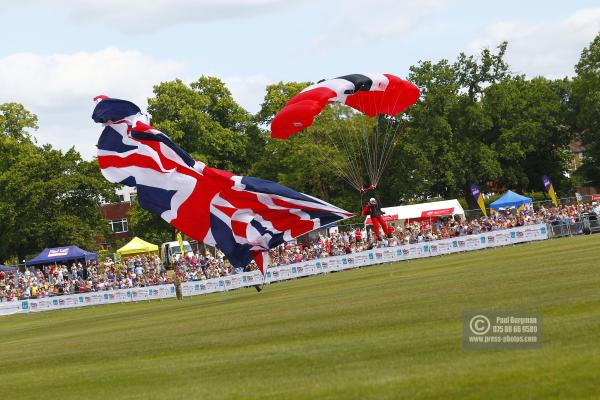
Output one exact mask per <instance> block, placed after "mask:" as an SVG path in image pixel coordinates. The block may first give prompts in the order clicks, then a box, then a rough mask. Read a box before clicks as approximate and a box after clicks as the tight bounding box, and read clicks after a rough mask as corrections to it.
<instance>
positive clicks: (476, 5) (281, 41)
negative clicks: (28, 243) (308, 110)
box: [0, 0, 600, 158]
mask: <svg viewBox="0 0 600 400" xmlns="http://www.w3.org/2000/svg"><path fill="white" fill-rule="evenodd" d="M146 3H148V4H146ZM484 4H487V5H484ZM0 16H1V20H2V24H0V37H2V38H3V40H2V47H1V48H0V103H3V102H19V103H22V104H23V105H24V106H25V107H26V108H27V109H29V110H30V111H32V112H34V113H35V114H37V115H38V117H39V126H40V129H39V130H38V131H36V132H35V133H34V134H35V136H36V137H37V138H38V142H39V143H51V144H52V145H53V146H55V147H59V148H62V149H68V148H69V147H70V146H73V145H74V146H75V147H76V148H77V150H79V151H80V152H81V153H82V154H83V156H84V157H86V158H91V157H92V156H93V155H94V154H95V151H96V149H95V143H96V141H97V138H98V136H99V134H100V127H98V126H94V123H93V122H92V120H91V118H90V115H91V111H92V108H93V104H92V101H91V98H92V97H94V96H95V95H97V94H106V95H109V96H111V97H118V98H124V99H129V100H132V101H134V102H136V103H138V105H139V106H140V107H142V108H143V109H145V107H146V99H147V98H148V97H150V96H151V95H152V86H153V85H154V84H157V83H159V82H161V81H167V80H173V79H175V78H181V79H183V80H184V81H185V82H187V83H189V82H191V81H193V80H196V79H197V78H198V77H199V76H200V75H203V74H204V75H213V76H217V77H219V78H221V79H223V80H224V81H225V82H226V83H227V85H228V87H229V89H230V90H231V91H232V93H233V95H234V97H235V98H236V100H237V101H238V102H239V103H240V104H241V105H242V106H244V107H245V108H246V109H247V110H249V111H251V112H256V111H257V110H258V109H259V107H260V103H261V101H262V98H263V96H264V89H265V86H266V85H268V84H270V83H274V82H278V81H317V80H319V79H321V78H330V77H335V76H339V75H345V74H349V73H360V72H384V73H395V74H398V75H400V76H405V75H406V73H407V71H408V68H409V67H410V66H411V65H414V64H416V63H417V62H418V61H419V60H433V61H436V60H439V59H442V58H449V59H454V58H455V57H456V55H457V54H458V53H459V52H461V51H464V52H467V53H477V52H479V50H480V49H481V48H483V47H495V46H496V45H497V44H499V43H500V42H502V41H504V40H507V41H508V42H509V50H508V56H507V58H508V61H509V62H510V64H511V67H512V70H513V71H514V72H518V73H524V74H526V75H528V76H530V77H532V76H537V75H543V76H546V77H550V78H556V77H563V76H570V75H572V74H573V66H574V64H575V63H576V62H577V60H578V58H579V55H580V53H581V50H582V49H583V47H584V46H587V45H588V44H589V42H591V40H592V39H593V38H594V36H595V35H596V34H597V33H598V32H599V31H600V5H599V4H598V1H597V0H596V1H583V0H582V1H579V0H571V1H564V0H562V1H555V0H549V1H523V0H520V1H513V0H505V1H503V2H498V1H494V2H483V1H466V0H465V1H460V0H456V1H452V0H422V1H418V0H412V1H405V0H370V1H359V0H347V1H341V0H320V1H318V0H154V1H146V0H144V1H142V0H129V1H127V0H102V1H98V0H94V1H92V0H53V1H42V0H18V1H11V0H0Z"/></svg>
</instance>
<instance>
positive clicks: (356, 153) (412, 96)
mask: <svg viewBox="0 0 600 400" xmlns="http://www.w3.org/2000/svg"><path fill="white" fill-rule="evenodd" d="M419 95H420V94H419V89H418V88H417V87H416V86H415V85H414V84H412V83H410V82H408V81H405V80H403V79H400V78H399V77H397V76H395V75H391V74H374V73H373V74H351V75H344V76H340V77H338V78H334V79H327V80H322V81H319V82H318V83H316V84H314V85H310V86H308V87H307V88H305V89H304V90H302V91H301V92H300V93H298V94H297V95H296V96H294V97H292V98H291V99H290V100H289V101H288V102H287V103H286V104H285V106H284V107H283V108H282V109H281V110H280V111H279V112H278V113H277V115H276V116H275V118H274V119H273V122H272V123H271V136H272V137H273V138H278V139H287V138H289V137H290V136H292V135H294V134H296V133H298V132H300V131H302V130H303V129H306V128H308V127H309V126H311V125H312V124H313V123H314V120H315V117H317V116H318V115H319V114H320V113H321V112H322V111H323V109H324V108H325V107H326V106H327V105H328V104H330V103H341V104H345V105H347V106H349V107H352V108H353V109H355V110H357V111H359V112H360V113H362V114H364V115H366V116H368V117H375V118H377V117H379V116H389V117H392V118H394V117H396V116H397V115H398V114H400V113H402V112H403V111H404V110H406V108H408V107H409V106H410V105H412V104H413V103H415V102H416V101H417V99H418V98H419ZM381 125H382V124H378V128H377V129H376V132H374V133H373V132H370V131H367V130H365V131H364V132H363V137H361V138H358V139H356V138H352V139H356V141H357V143H358V144H359V145H358V146H351V145H349V144H348V143H349V142H351V140H349V138H344V137H343V136H338V137H336V138H329V139H330V141H331V145H333V146H335V147H336V148H341V149H342V150H343V151H341V152H342V153H344V152H345V153H347V162H345V165H342V166H340V165H336V168H337V169H338V170H339V172H340V175H342V177H344V178H345V179H346V180H347V181H348V182H349V183H350V184H351V185H352V186H354V187H355V188H356V189H358V190H364V186H363V168H364V171H366V175H368V178H369V181H370V184H371V186H370V188H373V187H376V186H377V183H378V182H379V179H380V178H381V174H382V173H383V170H384V169H385V166H386V165H387V162H388V161H389V159H390V156H391V154H392V150H393V147H394V146H395V144H396V136H397V134H398V131H399V128H398V125H397V124H394V125H392V124H385V127H384V128H382V127H381ZM363 142H364V143H363ZM361 143H363V144H361Z"/></svg>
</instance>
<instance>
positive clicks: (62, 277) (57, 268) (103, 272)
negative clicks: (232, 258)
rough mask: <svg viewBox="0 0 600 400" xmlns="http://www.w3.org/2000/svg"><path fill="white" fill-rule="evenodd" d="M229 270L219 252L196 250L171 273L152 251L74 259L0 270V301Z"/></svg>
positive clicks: (198, 276)
mask: <svg viewBox="0 0 600 400" xmlns="http://www.w3.org/2000/svg"><path fill="white" fill-rule="evenodd" d="M237 272H241V271H239V270H238V271H237ZM233 273H236V271H235V270H234V269H233V267H232V266H231V264H229V263H228V262H227V260H226V259H225V258H224V257H223V255H222V253H220V252H217V254H216V257H213V256H210V255H208V254H207V255H206V256H202V255H199V254H197V253H196V254H193V255H190V256H186V257H184V258H181V259H180V260H179V261H178V262H177V263H176V264H175V268H174V271H173V272H169V271H167V269H166V268H165V267H164V265H163V263H162V262H161V260H160V258H159V257H158V255H155V254H147V255H137V256H133V257H123V258H122V259H121V260H119V262H115V261H113V260H112V259H110V258H107V259H106V260H105V261H104V262H102V263H97V262H96V261H92V262H90V263H89V264H87V265H85V264H82V262H81V261H75V262H71V263H60V264H56V265H54V264H52V265H46V266H41V267H38V266H30V267H25V268H24V270H23V271H14V272H3V271H0V301H12V300H17V299H28V298H43V297H48V296H60V295H64V294H75V293H86V292H97V291H103V290H113V289H127V288H134V287H145V286H153V285H161V284H167V283H173V282H174V279H175V277H176V276H178V278H179V280H180V281H186V280H205V279H209V278H216V277H220V276H225V275H229V274H233Z"/></svg>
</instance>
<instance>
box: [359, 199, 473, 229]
mask: <svg viewBox="0 0 600 400" xmlns="http://www.w3.org/2000/svg"><path fill="white" fill-rule="evenodd" d="M381 210H382V211H383V212H385V215H384V217H385V219H386V220H387V221H400V220H405V219H419V218H428V217H441V216H445V215H456V214H458V215H461V216H462V218H463V219H464V215H465V211H464V210H463V208H462V206H461V205H460V203H459V202H458V200H456V199H453V200H444V201H434V202H431V203H422V204H411V205H408V206H396V207H385V208H382V209H381ZM370 223H371V219H370V218H367V219H366V220H365V224H370Z"/></svg>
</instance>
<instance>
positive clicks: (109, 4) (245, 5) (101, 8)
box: [3, 0, 296, 33]
mask: <svg viewBox="0 0 600 400" xmlns="http://www.w3.org/2000/svg"><path fill="white" fill-rule="evenodd" d="M11 3H12V4H11V5H10V6H12V7H23V6H35V7H52V10H53V13H55V14H56V13H57V12H58V13H60V12H61V11H62V12H66V13H67V14H68V15H69V18H70V19H71V20H72V21H75V22H79V23H89V22H93V23H100V24H103V25H106V26H110V27H112V28H114V29H116V30H119V31H121V32H127V33H136V32H154V31H158V30H160V29H162V28H165V27H169V26H172V25H176V24H179V23H186V22H207V21H215V20H222V19H230V18H235V17H240V16H246V15H258V14H264V13H269V12H273V11H275V10H277V9H279V8H281V7H284V6H293V5H295V4H296V2H295V1H290V0H153V1H147V0H128V1H123V0H102V1H98V0H54V1H52V2H48V1H45V0H20V1H19V2H11ZM3 7H4V5H3Z"/></svg>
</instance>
